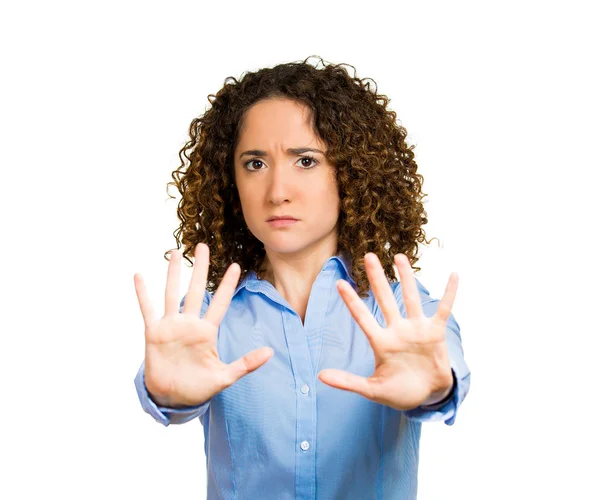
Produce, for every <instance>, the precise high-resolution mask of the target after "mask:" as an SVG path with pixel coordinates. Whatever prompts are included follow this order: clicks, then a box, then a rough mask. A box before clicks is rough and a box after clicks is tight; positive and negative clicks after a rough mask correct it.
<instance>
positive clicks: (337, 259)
mask: <svg viewBox="0 0 600 500" xmlns="http://www.w3.org/2000/svg"><path fill="white" fill-rule="evenodd" d="M351 263H352V259H351V258H350V256H349V255H347V254H345V253H343V252H339V253H338V254H337V255H333V256H332V257H329V259H327V262H325V264H323V267H322V268H321V271H332V270H335V269H337V270H339V271H340V273H341V275H342V278H343V279H345V280H346V281H348V282H349V283H350V284H351V285H352V286H353V288H354V289H355V290H356V282H355V281H354V280H353V279H352V276H351V275H350V271H349V269H350V265H351ZM263 285H264V280H259V279H258V278H257V277H256V272H254V271H253V270H251V271H249V272H248V274H246V276H245V278H244V279H243V280H242V281H241V282H240V283H239V284H238V286H237V287H236V289H235V292H234V293H233V295H234V296H235V295H236V294H237V293H238V291H239V290H241V289H242V288H247V289H248V290H250V291H252V292H257V291H260V290H261V288H262V286H263Z"/></svg>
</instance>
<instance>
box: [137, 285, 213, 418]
mask: <svg viewBox="0 0 600 500" xmlns="http://www.w3.org/2000/svg"><path fill="white" fill-rule="evenodd" d="M210 299H211V295H210V293H209V292H208V290H206V291H205V295H204V301H203V303H202V309H201V311H200V317H201V318H202V317H203V316H204V315H205V314H206V310H207V309H208V306H209V304H210ZM184 303H185V296H184V297H183V299H181V303H180V305H179V313H180V314H181V312H182V311H183V304H184ZM144 365H145V362H142V365H141V366H140V368H139V370H138V372H137V375H136V376H135V379H134V383H135V389H136V392H137V395H138V398H139V400H140V404H141V405H142V409H143V410H144V411H145V412H146V413H148V414H149V415H150V416H151V417H152V418H154V420H156V421H157V422H159V423H161V424H162V425H164V426H165V427H166V426H168V425H169V424H183V423H186V422H189V421H190V420H194V419H195V418H197V417H201V416H202V415H204V413H206V411H207V410H208V408H209V405H210V399H209V400H208V401H206V402H204V403H202V404H201V405H198V406H189V407H186V408H169V407H166V406H158V405H157V404H156V403H155V402H154V401H153V400H152V398H151V397H150V394H149V393H148V388H147V387H146V382H145V379H144Z"/></svg>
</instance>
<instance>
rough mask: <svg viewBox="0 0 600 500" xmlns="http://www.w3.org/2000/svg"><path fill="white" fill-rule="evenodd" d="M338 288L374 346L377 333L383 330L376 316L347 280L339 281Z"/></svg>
mask: <svg viewBox="0 0 600 500" xmlns="http://www.w3.org/2000/svg"><path fill="white" fill-rule="evenodd" d="M337 288H338V292H339V293H340V295H341V296H342V299H343V300H344V302H345V304H346V307H348V309H349V310H350V313H351V314H352V317H353V318H354V319H355V320H356V322H357V323H358V324H359V326H360V328H361V329H362V331H363V332H364V334H365V335H366V336H367V338H368V339H369V343H370V344H371V346H373V344H374V340H375V335H376V332H378V331H379V329H380V328H381V327H380V326H379V323H378V322H377V320H376V319H375V316H373V314H372V313H371V311H370V310H369V308H368V307H367V306H366V304H365V303H364V302H363V301H362V299H361V298H360V297H359V296H358V295H357V293H356V292H355V291H354V289H353V288H352V286H351V285H350V284H349V283H348V282H347V281H346V280H341V279H340V280H337Z"/></svg>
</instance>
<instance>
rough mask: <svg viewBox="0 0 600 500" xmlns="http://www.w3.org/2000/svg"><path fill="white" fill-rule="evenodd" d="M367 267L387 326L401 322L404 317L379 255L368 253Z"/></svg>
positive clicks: (366, 256) (366, 258)
mask: <svg viewBox="0 0 600 500" xmlns="http://www.w3.org/2000/svg"><path fill="white" fill-rule="evenodd" d="M365 267H366V269H367V276H368V277H369V281H370V283H371V288H372V289H373V295H375V298H376V299H377V303H378V304H379V308H380V309H381V312H383V317H384V318H385V323H386V326H388V327H389V326H390V325H391V324H392V323H397V322H399V321H400V320H401V319H402V314H400V309H399V308H398V303H397V302H396V297H394V292H393V291H392V288H391V287H390V284H389V283H388V280H387V277H386V275H385V271H384V270H383V267H382V266H381V262H380V261H379V257H377V255H375V254H374V253H372V252H369V253H368V254H366V255H365Z"/></svg>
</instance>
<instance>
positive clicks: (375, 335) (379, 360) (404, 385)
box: [319, 252, 458, 410]
mask: <svg viewBox="0 0 600 500" xmlns="http://www.w3.org/2000/svg"><path fill="white" fill-rule="evenodd" d="M394 262H395V264H396V266H397V268H398V273H399V275H400V283H401V285H402V295H403V297H404V304H405V306H406V316H407V317H406V319H405V318H403V317H402V315H401V313H400V310H399V308H398V304H397V302H396V299H395V297H394V293H393V291H392V289H391V287H390V285H389V283H388V280H387V277H386V275H385V272H384V270H383V268H382V266H381V263H380V261H379V258H378V257H377V255H375V254H374V253H370V252H369V253H367V254H366V255H365V267H366V270H367V276H368V278H369V282H370V283H371V287H372V289H373V293H374V295H375V298H376V299H377V303H378V304H379V307H380V308H381V310H382V312H383V316H384V318H385V322H386V326H387V327H386V328H382V327H381V326H380V325H379V323H378V322H377V320H376V319H375V317H374V316H373V314H372V313H371V312H370V311H369V309H368V308H367V306H366V305H365V303H364V302H363V301H362V299H361V298H360V297H359V296H358V294H357V293H356V292H355V291H354V289H353V288H352V287H351V285H350V284H349V283H348V282H346V281H345V280H338V282H337V288H338V291H339V293H340V295H341V296H342V298H343V300H344V302H345V303H346V306H347V307H348V309H349V310H350V312H351V314H352V316H353V317H354V319H355V320H356V321H357V323H358V324H359V326H360V327H361V328H362V330H363V332H364V333H365V335H366V336H367V338H368V340H369V343H370V344H371V347H372V349H373V353H374V355H375V371H374V372H373V375H371V376H370V377H368V378H366V377H361V376H358V375H355V374H352V373H349V372H346V371H343V370H336V369H325V370H321V371H320V372H319V379H320V380H321V382H323V383H325V384H328V385H330V386H332V387H336V388H338V389H343V390H346V391H352V392H356V393H357V394H360V395H361V396H364V397H365V398H367V399H370V400H372V401H375V402H376V403H381V404H384V405H387V406H390V407H392V408H395V409H397V410H411V409H413V408H416V407H417V406H421V405H429V404H433V403H436V402H438V401H440V400H442V399H444V398H445V397H446V396H447V395H448V394H449V392H450V390H451V388H452V383H453V378H452V370H451V368H450V358H449V355H448V346H447V344H446V323H447V321H448V318H449V317H450V312H451V309H452V306H453V304H454V299H455V297H456V290H457V288H458V275H457V274H456V273H452V274H451V275H450V279H449V280H448V284H447V286H446V290H445V292H444V296H443V297H442V299H441V300H440V302H439V304H438V308H437V311H436V312H435V314H434V315H433V316H432V317H426V316H425V314H424V313H423V308H422V307H421V300H420V296H419V290H418V288H417V283H416V281H415V278H414V276H413V274H412V268H411V266H410V262H409V261H408V258H407V257H406V255H404V254H401V253H399V254H396V255H395V257H394Z"/></svg>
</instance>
